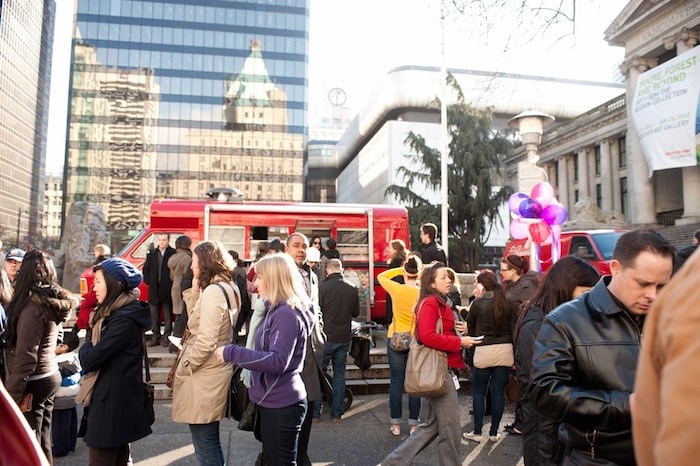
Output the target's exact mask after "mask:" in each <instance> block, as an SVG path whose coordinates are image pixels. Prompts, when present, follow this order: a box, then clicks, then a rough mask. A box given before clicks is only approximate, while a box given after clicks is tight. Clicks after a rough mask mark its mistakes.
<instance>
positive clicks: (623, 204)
mask: <svg viewBox="0 0 700 466" xmlns="http://www.w3.org/2000/svg"><path fill="white" fill-rule="evenodd" d="M627 196H628V194H627V177H626V176H623V177H622V178H620V210H621V211H622V215H624V216H627Z"/></svg>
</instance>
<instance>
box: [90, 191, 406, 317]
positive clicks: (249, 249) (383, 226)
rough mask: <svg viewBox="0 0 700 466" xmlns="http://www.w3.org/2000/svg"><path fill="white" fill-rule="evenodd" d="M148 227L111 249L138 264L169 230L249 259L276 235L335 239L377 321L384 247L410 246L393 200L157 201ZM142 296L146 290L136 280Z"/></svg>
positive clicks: (365, 311)
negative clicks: (368, 202) (219, 244)
mask: <svg viewBox="0 0 700 466" xmlns="http://www.w3.org/2000/svg"><path fill="white" fill-rule="evenodd" d="M150 215H151V217H150V225H149V227H148V228H146V229H145V230H144V231H142V232H141V233H140V234H138V235H137V236H136V237H135V238H134V239H133V240H131V242H129V244H127V245H126V246H125V247H124V248H123V249H122V250H121V251H120V252H119V253H118V254H117V255H118V256H119V257H122V258H124V259H126V260H128V261H129V262H131V263H133V264H134V265H136V266H137V267H138V268H139V269H142V268H143V263H144V261H145V260H146V254H147V253H148V250H149V247H152V245H153V244H155V242H156V236H157V235H159V234H164V233H167V234H169V235H170V241H171V245H173V246H174V243H175V240H176V239H177V237H178V236H180V235H187V236H189V237H190V238H191V239H192V242H193V244H197V243H198V242H200V241H204V240H219V241H221V242H222V243H223V244H224V245H225V246H226V248H227V249H229V250H235V251H237V252H238V253H239V256H240V257H241V258H243V259H244V260H245V261H246V262H251V261H252V260H253V259H254V258H255V255H256V253H257V246H258V244H259V243H260V242H261V241H268V242H269V241H271V240H273V239H279V240H280V241H282V243H285V242H286V240H287V237H288V236H289V235H290V234H291V233H293V232H301V233H304V234H305V235H306V236H308V237H309V239H311V237H313V236H320V237H321V238H323V240H324V243H325V239H327V238H333V239H335V240H336V243H337V246H336V249H337V250H338V251H339V252H340V254H341V257H342V261H343V266H344V268H345V276H346V278H348V279H349V280H350V281H351V282H353V283H354V284H355V285H356V286H357V287H358V292H359V293H360V305H361V310H360V318H361V319H366V320H375V321H379V322H383V321H384V320H385V318H386V293H385V292H384V290H383V289H382V288H381V287H380V286H379V284H378V283H377V280H376V277H377V275H378V274H379V273H380V272H382V271H384V270H386V268H387V263H386V260H385V253H386V250H387V248H388V247H389V243H390V242H391V240H393V239H401V240H403V241H404V242H405V243H406V245H407V246H409V232H408V212H407V210H406V209H405V208H404V207H400V206H392V205H361V204H319V203H282V202H280V203H270V202H253V201H251V202H248V201H220V200H210V199H207V200H178V199H161V200H155V201H153V203H152V204H151V214H150ZM91 288H92V269H88V270H86V271H85V272H83V274H82V275H81V278H80V292H81V294H82V295H84V294H85V293H87V291H88V290H89V289H91ZM140 288H141V299H142V300H147V299H148V289H147V287H146V286H145V285H144V284H143V283H142V284H141V287H140Z"/></svg>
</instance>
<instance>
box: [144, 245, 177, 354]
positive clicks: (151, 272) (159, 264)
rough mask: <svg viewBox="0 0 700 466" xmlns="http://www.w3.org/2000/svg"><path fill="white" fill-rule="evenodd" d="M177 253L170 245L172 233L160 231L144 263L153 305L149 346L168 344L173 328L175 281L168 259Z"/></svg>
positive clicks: (145, 277) (145, 279)
mask: <svg viewBox="0 0 700 466" xmlns="http://www.w3.org/2000/svg"><path fill="white" fill-rule="evenodd" d="M174 254H175V248H173V247H171V246H170V235H169V234H167V233H160V234H158V236H157V244H156V247H155V248H154V249H152V250H151V251H150V252H149V253H148V254H147V255H146V262H145V263H144V264H143V281H144V282H145V283H146V285H148V304H150V306H151V330H152V331H153V337H152V340H151V342H150V343H149V346H156V345H158V343H159V342H160V344H161V346H166V347H167V346H168V345H170V342H169V341H168V335H169V334H170V332H172V330H173V324H172V307H173V303H172V296H171V294H170V291H171V288H172V287H173V282H172V280H171V278H170V269H169V268H168V259H170V256H172V255H174ZM161 307H162V308H163V323H164V325H165V327H164V328H163V336H162V337H161V335H160V308H161Z"/></svg>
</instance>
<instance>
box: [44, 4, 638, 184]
mask: <svg viewBox="0 0 700 466" xmlns="http://www.w3.org/2000/svg"><path fill="white" fill-rule="evenodd" d="M455 2H457V3H463V4H468V3H471V2H470V1H469V0H455ZM500 2H503V0H484V1H483V2H482V4H485V5H486V7H485V8H483V9H481V10H476V7H475V6H474V5H473V4H472V6H471V9H470V10H468V11H465V12H464V13H462V12H459V11H457V10H456V9H455V8H454V7H451V6H450V5H453V3H454V2H453V1H451V0H445V3H446V4H448V8H447V10H446V17H445V22H444V24H445V46H444V49H445V57H446V64H447V67H448V68H460V69H475V70H486V71H499V72H509V73H524V74H534V75H541V76H552V77H562V78H578V79H587V80H593V81H605V82H610V81H612V80H613V79H614V74H615V68H616V66H617V64H619V62H620V61H621V60H622V57H623V54H624V50H623V49H622V48H621V47H611V46H609V45H608V44H607V43H606V42H605V41H604V39H603V35H604V31H605V29H606V28H607V27H608V26H609V25H610V24H611V23H612V21H613V20H614V19H615V17H616V16H617V15H618V14H619V13H620V12H621V11H622V8H623V7H624V6H625V5H626V4H627V2H628V0H577V1H576V22H575V27H574V24H572V23H571V22H569V21H561V22H560V24H557V25H554V26H553V27H551V28H550V29H549V30H548V31H547V32H546V33H544V34H540V33H536V31H538V27H539V26H540V25H541V16H540V17H538V16H535V15H534V14H531V13H529V14H521V15H518V14H514V13H513V11H512V10H506V9H502V8H499V7H496V6H493V7H491V5H492V4H495V3H500ZM572 2H573V0H564V1H563V2H562V3H563V4H564V5H565V8H570V4H571V3H572ZM504 3H506V4H509V5H513V4H514V3H516V2H512V1H508V0H506V1H505V2H504ZM531 3H533V4H534V3H535V2H531ZM537 3H539V2H537ZM551 3H558V2H551ZM440 4H441V2H440V0H353V1H347V0H310V13H309V21H310V25H309V26H310V31H309V122H310V124H313V122H314V121H316V120H317V118H318V117H319V116H320V115H322V114H323V113H324V111H325V108H326V107H327V96H328V91H329V90H330V89H332V88H336V87H338V88H341V89H343V90H344V91H345V93H346V95H347V101H346V104H345V105H346V106H347V107H349V108H350V111H351V113H353V114H354V113H356V112H357V111H358V110H359V109H360V108H361V107H362V106H363V105H365V104H366V103H367V100H368V99H369V96H370V95H371V93H372V90H373V89H374V88H375V87H376V86H377V83H378V82H379V81H380V80H381V79H382V77H383V76H384V75H386V73H387V72H389V71H390V70H392V69H393V68H396V67H398V66H403V65H422V66H440V64H441V57H442V55H441V33H440V31H441V29H440ZM56 6H57V8H56V29H55V31H54V53H53V63H52V77H51V102H50V108H49V136H48V137H49V139H48V147H49V150H50V152H49V154H48V156H47V167H46V170H47V172H48V173H52V174H60V173H61V170H62V166H63V157H64V154H63V150H62V149H60V148H63V147H65V136H66V120H67V118H66V112H67V100H68V82H69V68H70V46H71V29H72V16H73V0H56ZM509 7H510V6H509ZM510 8H512V7H510ZM566 13H569V11H566ZM574 30H575V33H574V34H572V31H574ZM523 110H525V109H523Z"/></svg>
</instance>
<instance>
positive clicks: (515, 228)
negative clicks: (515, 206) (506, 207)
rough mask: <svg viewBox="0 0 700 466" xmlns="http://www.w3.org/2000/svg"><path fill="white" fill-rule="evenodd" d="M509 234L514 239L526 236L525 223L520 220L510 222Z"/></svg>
mask: <svg viewBox="0 0 700 466" xmlns="http://www.w3.org/2000/svg"><path fill="white" fill-rule="evenodd" d="M510 236H512V237H513V238H515V239H524V238H527V223H525V222H522V221H520V220H513V221H512V222H510Z"/></svg>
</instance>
